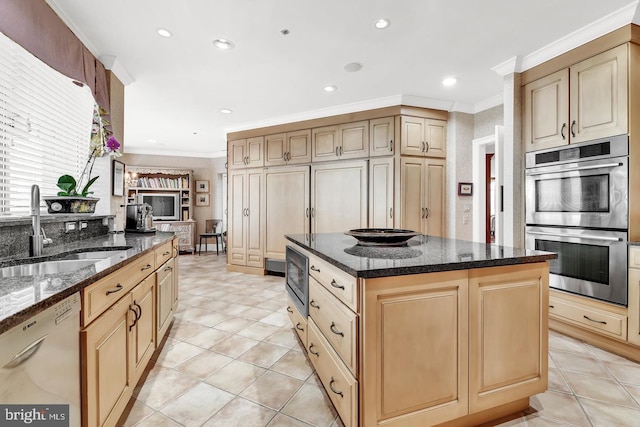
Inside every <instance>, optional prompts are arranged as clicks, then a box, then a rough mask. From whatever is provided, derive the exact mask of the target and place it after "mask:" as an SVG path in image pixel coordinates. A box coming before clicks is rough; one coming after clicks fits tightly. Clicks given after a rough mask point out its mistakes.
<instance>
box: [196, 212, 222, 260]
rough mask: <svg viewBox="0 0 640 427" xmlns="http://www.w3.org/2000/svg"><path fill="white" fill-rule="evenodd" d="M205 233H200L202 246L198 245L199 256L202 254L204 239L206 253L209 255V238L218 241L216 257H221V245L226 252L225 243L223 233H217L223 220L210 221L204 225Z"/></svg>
mask: <svg viewBox="0 0 640 427" xmlns="http://www.w3.org/2000/svg"><path fill="white" fill-rule="evenodd" d="M204 224H205V225H204V228H205V230H204V231H205V232H204V233H200V244H199V245H198V255H200V254H201V253H202V239H204V252H205V253H207V243H208V242H209V238H210V237H213V238H214V239H216V255H220V250H219V243H222V249H223V250H224V242H223V241H222V232H216V230H217V229H218V224H222V220H221V219H208V220H206V221H205V223H204Z"/></svg>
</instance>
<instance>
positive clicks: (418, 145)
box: [400, 116, 447, 157]
mask: <svg viewBox="0 0 640 427" xmlns="http://www.w3.org/2000/svg"><path fill="white" fill-rule="evenodd" d="M400 126H401V129H400V154H402V155H409V156H422V157H424V156H428V157H445V156H446V151H447V122H446V120H436V119H423V118H419V117H410V116H402V117H401V118H400Z"/></svg>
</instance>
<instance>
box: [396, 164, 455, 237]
mask: <svg viewBox="0 0 640 427" xmlns="http://www.w3.org/2000/svg"><path fill="white" fill-rule="evenodd" d="M400 180H401V184H400V185H401V187H402V194H401V196H400V205H401V221H400V223H401V226H402V228H407V229H410V230H415V231H419V232H420V233H422V234H429V235H431V236H440V237H444V233H445V221H444V206H445V193H444V188H445V161H444V160H442V159H430V158H421V157H403V158H402V159H400Z"/></svg>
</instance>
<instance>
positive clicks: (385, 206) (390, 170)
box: [369, 157, 395, 228]
mask: <svg viewBox="0 0 640 427" xmlns="http://www.w3.org/2000/svg"><path fill="white" fill-rule="evenodd" d="M394 163H395V159H394V158H393V157H374V158H372V159H371V160H369V227H371V228H393V219H394V209H393V201H394V169H395V168H394Z"/></svg>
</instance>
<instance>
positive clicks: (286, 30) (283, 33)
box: [280, 28, 291, 36]
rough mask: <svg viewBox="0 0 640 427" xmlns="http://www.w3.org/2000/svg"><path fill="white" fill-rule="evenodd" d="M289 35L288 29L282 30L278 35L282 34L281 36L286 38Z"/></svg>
mask: <svg viewBox="0 0 640 427" xmlns="http://www.w3.org/2000/svg"><path fill="white" fill-rule="evenodd" d="M289 33H291V31H289V29H287V28H283V29H281V30H280V34H282V35H283V36H287V35H289Z"/></svg>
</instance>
